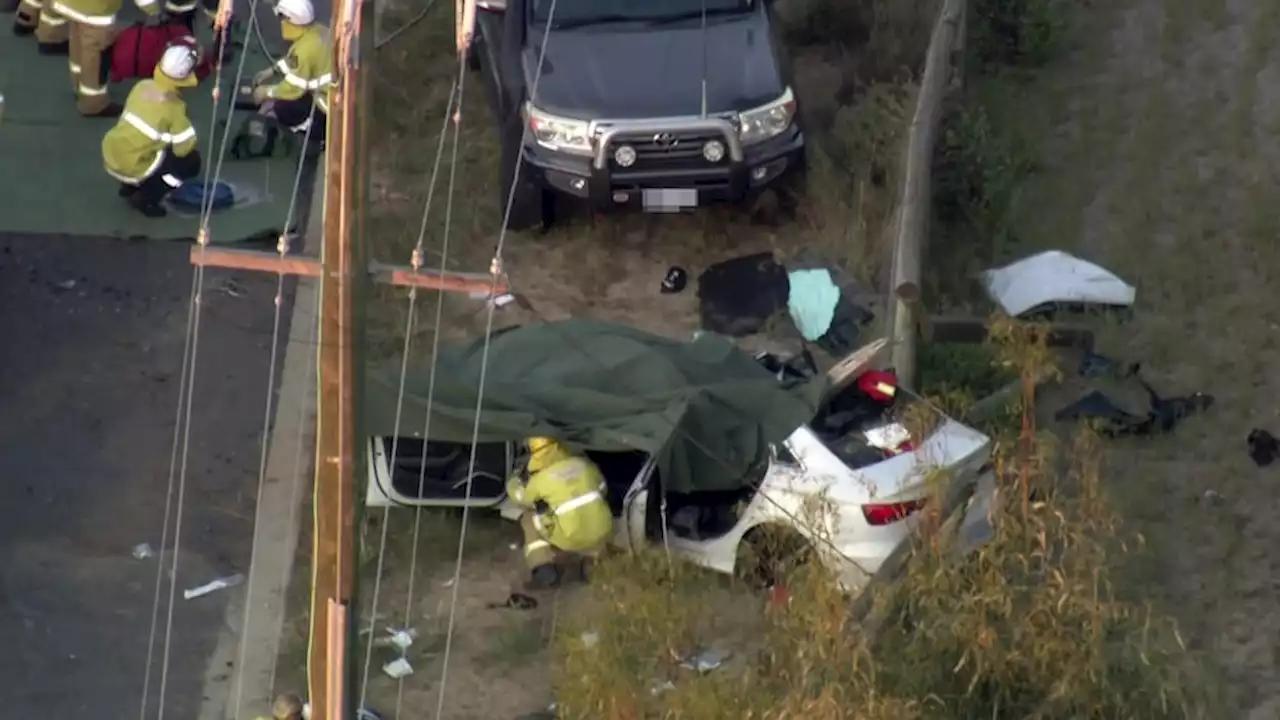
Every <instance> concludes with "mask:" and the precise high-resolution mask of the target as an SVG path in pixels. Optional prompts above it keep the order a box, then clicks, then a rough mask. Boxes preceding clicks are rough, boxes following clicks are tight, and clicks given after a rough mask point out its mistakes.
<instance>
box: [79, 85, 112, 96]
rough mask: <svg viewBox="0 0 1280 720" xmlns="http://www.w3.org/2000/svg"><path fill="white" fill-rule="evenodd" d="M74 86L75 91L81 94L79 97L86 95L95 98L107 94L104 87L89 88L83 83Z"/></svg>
mask: <svg viewBox="0 0 1280 720" xmlns="http://www.w3.org/2000/svg"><path fill="white" fill-rule="evenodd" d="M76 85H77V87H76V89H77V90H78V91H79V92H80V94H81V95H88V96H89V97H96V96H98V95H106V94H107V89H106V88H105V87H89V86H88V85H85V84H84V83H77V84H76Z"/></svg>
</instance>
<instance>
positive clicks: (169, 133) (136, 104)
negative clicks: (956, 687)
mask: <svg viewBox="0 0 1280 720" xmlns="http://www.w3.org/2000/svg"><path fill="white" fill-rule="evenodd" d="M197 60H198V53H197V50H196V48H194V47H192V46H191V45H188V44H185V43H175V44H172V45H170V46H169V47H167V48H165V51H164V54H163V55H161V56H160V62H159V63H157V64H156V69H155V71H154V72H153V73H152V78H151V79H150V80H143V81H142V82H140V83H138V84H137V85H135V86H134V88H133V90H132V91H130V93H129V99H128V100H127V101H126V102H125V105H124V112H122V113H121V115H120V119H119V120H118V121H117V122H116V126H115V127H113V128H111V130H109V131H108V132H107V135H106V137H104V138H103V139H102V163H103V166H104V167H105V168H106V171H107V174H108V175H110V176H111V177H113V178H115V179H116V180H119V181H120V197H122V198H125V199H127V200H128V201H129V204H130V206H132V207H133V208H134V209H135V210H137V211H138V212H140V213H142V214H143V215H146V216H147V217H153V218H154V217H164V216H165V214H166V212H165V209H164V208H163V207H161V205H160V201H161V200H163V199H164V197H165V195H167V194H169V193H170V192H172V191H174V190H177V189H178V188H180V187H182V183H183V182H184V181H187V180H190V179H192V178H194V177H196V176H197V175H199V174H200V153H199V152H198V151H197V150H196V131H195V128H194V127H192V126H191V120H190V118H188V117H187V104H186V103H185V102H183V100H182V96H181V94H180V92H181V90H182V89H183V88H190V87H195V86H196V82H197V80H196V75H195V69H196V63H197Z"/></svg>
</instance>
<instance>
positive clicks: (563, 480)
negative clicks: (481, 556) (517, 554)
mask: <svg viewBox="0 0 1280 720" xmlns="http://www.w3.org/2000/svg"><path fill="white" fill-rule="evenodd" d="M527 442H528V447H529V463H528V465H527V468H526V469H527V479H525V477H522V476H515V477H512V478H511V479H510V480H508V481H507V495H508V497H510V498H511V500H512V501H513V502H515V503H516V504H518V505H520V506H522V507H524V508H526V510H525V512H524V514H523V515H521V516H520V527H521V529H522V530H524V559H525V563H527V564H528V566H529V569H530V571H531V574H532V578H531V580H530V583H529V585H530V587H533V588H548V587H555V586H556V585H558V584H559V583H560V570H559V568H558V567H557V566H556V564H555V562H556V555H557V552H560V553H568V554H572V555H582V556H586V557H593V556H595V555H596V554H597V553H599V551H600V550H602V549H603V548H604V545H605V543H607V542H608V540H609V537H610V535H612V534H613V513H612V512H611V511H610V509H609V500H608V497H607V490H606V489H605V483H604V475H603V474H602V473H601V472H600V468H599V467H597V466H596V464H595V463H593V462H591V460H589V459H588V458H586V457H585V456H582V455H579V454H576V453H573V452H570V451H569V450H568V449H566V448H565V447H564V446H563V445H561V444H559V443H558V442H556V441H555V440H552V439H550V438H544V437H535V438H529V440H528V441H527Z"/></svg>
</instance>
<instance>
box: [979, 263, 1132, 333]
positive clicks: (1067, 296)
mask: <svg viewBox="0 0 1280 720" xmlns="http://www.w3.org/2000/svg"><path fill="white" fill-rule="evenodd" d="M982 284H983V285H984V286H986V289H987V294H988V295H990V296H991V299H992V300H993V301H994V302H995V303H996V304H997V305H999V306H1000V308H1001V309H1002V310H1004V311H1005V312H1006V313H1008V314H1009V315H1010V316H1012V317H1017V316H1019V315H1022V314H1024V313H1027V312H1029V311H1031V310H1036V309H1038V308H1041V307H1043V306H1046V305H1053V304H1055V303H1064V304H1074V303H1087V304H1092V305H1104V306H1112V307H1128V306H1130V305H1133V301H1134V298H1135V297H1136V295H1137V291H1136V290H1135V289H1134V287H1133V286H1132V285H1130V284H1129V283H1126V282H1125V281H1124V280H1121V279H1120V278H1119V277H1117V276H1116V275H1115V274H1114V273H1112V272H1111V271H1110V270H1107V269H1106V268H1104V267H1101V266H1099V265H1095V264H1093V263H1091V262H1089V261H1087V260H1081V259H1080V258H1078V257H1076V256H1074V255H1071V254H1069V253H1065V252H1062V251H1060V250H1049V251H1047V252H1042V253H1040V254H1038V255H1032V256H1031V257H1028V258H1023V259H1021V260H1018V261H1016V262H1012V263H1010V264H1008V265H1005V266H1004V267H1001V268H995V269H992V270H986V271H984V272H983V273H982Z"/></svg>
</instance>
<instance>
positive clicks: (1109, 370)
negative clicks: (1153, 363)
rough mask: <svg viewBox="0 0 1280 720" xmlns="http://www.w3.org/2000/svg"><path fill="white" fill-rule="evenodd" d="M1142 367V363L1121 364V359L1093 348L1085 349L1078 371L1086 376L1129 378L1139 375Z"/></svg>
mask: <svg viewBox="0 0 1280 720" xmlns="http://www.w3.org/2000/svg"><path fill="white" fill-rule="evenodd" d="M1141 369H1142V364H1141V363H1130V364H1128V365H1121V364H1120V361H1119V360H1116V359H1114V358H1109V357H1107V356H1106V355H1100V354H1098V353H1096V352H1093V351H1092V350H1085V351H1084V355H1082V356H1081V357H1080V367H1079V368H1077V369H1076V373H1077V374H1078V375H1080V377H1086V378H1099V377H1115V378H1127V377H1133V376H1135V375H1137V374H1138V371H1139V370H1141Z"/></svg>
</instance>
